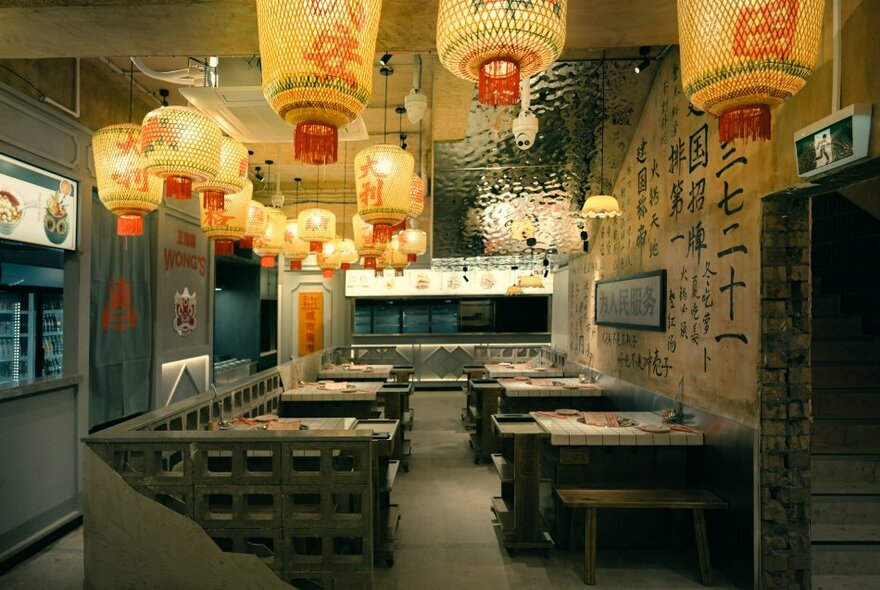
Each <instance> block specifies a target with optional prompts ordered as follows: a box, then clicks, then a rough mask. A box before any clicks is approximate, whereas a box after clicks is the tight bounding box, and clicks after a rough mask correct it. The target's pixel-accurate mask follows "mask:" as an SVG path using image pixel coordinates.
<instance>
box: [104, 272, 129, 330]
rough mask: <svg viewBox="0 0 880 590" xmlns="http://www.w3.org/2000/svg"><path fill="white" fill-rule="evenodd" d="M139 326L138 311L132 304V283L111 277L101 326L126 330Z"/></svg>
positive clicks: (108, 328) (105, 328)
mask: <svg viewBox="0 0 880 590" xmlns="http://www.w3.org/2000/svg"><path fill="white" fill-rule="evenodd" d="M136 327H137V313H136V312H135V310H134V308H133V307H132V306H131V283H129V282H128V281H126V280H125V279H111V280H110V285H109V287H108V288H107V306H106V307H104V312H103V313H102V314H101V328H102V329H103V330H105V331H106V330H116V331H117V332H125V331H126V330H129V329H131V330H133V329H135V328H136Z"/></svg>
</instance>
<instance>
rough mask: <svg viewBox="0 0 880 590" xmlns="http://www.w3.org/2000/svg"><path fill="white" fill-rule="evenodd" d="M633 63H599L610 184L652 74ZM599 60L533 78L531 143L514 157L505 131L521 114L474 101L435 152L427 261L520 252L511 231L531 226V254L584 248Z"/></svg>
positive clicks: (592, 183) (593, 185)
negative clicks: (536, 126) (604, 84)
mask: <svg viewBox="0 0 880 590" xmlns="http://www.w3.org/2000/svg"><path fill="white" fill-rule="evenodd" d="M632 66H633V62H630V61H615V62H609V63H608V64H607V68H608V74H607V76H608V77H607V80H608V89H607V92H606V96H607V100H608V103H607V105H606V116H607V117H608V127H607V130H606V137H605V146H606V150H607V153H606V155H605V168H606V170H605V173H606V177H607V178H609V179H614V178H616V176H617V172H618V170H619V169H620V163H621V161H622V159H623V155H624V152H625V150H626V148H627V146H628V145H629V143H630V140H631V137H632V134H633V129H634V126H635V124H636V123H637V122H638V120H639V117H640V115H641V111H642V106H643V105H644V102H645V99H646V97H647V94H648V91H649V89H650V87H651V82H652V78H653V74H654V73H655V69H654V68H652V69H650V70H649V71H648V72H645V73H643V74H641V75H636V74H635V73H634V71H633V68H632ZM598 74H599V62H597V61H589V62H560V63H556V64H554V65H553V66H551V68H550V69H549V70H548V71H547V72H545V73H544V74H541V75H540V76H536V77H534V78H532V81H531V96H532V103H531V108H532V111H533V112H534V113H535V114H536V115H537V116H538V118H539V119H540V131H539V133H538V138H537V140H536V142H535V145H534V146H533V147H532V148H531V149H530V150H528V151H522V150H520V149H518V148H517V147H516V145H515V144H514V138H513V133H512V132H511V125H512V123H513V120H514V118H515V117H516V115H517V113H518V111H519V107H508V108H490V107H485V106H483V105H480V104H479V103H478V102H477V101H476V100H474V103H473V105H472V107H471V113H470V119H469V121H468V136H467V138H466V139H465V140H463V141H460V142H455V143H438V144H436V145H435V151H436V156H435V188H434V207H435V209H434V257H435V260H436V259H437V258H446V257H456V258H459V257H482V256H502V255H515V254H523V253H528V252H529V251H530V250H529V247H528V246H527V244H526V243H525V242H524V241H523V240H517V239H514V236H513V235H512V232H511V229H512V227H511V226H513V225H514V224H519V223H521V222H530V223H532V224H533V225H534V227H535V238H536V239H537V244H536V246H535V250H536V252H538V253H541V254H543V253H545V252H549V253H563V254H564V253H571V252H580V251H581V250H582V241H581V239H580V231H581V229H583V219H582V218H581V217H580V216H579V215H577V211H579V210H580V207H581V205H582V204H583V201H584V198H585V195H587V194H588V193H589V192H590V191H593V190H598V188H599V183H598V173H599V166H598V158H597V157H596V156H597V155H598V154H597V151H596V150H597V148H598V145H599V142H598V137H599V135H598V134H599V132H600V131H601V121H600V119H601V117H600V112H601V106H602V105H601V94H600V87H599V84H598V83H597V80H598Z"/></svg>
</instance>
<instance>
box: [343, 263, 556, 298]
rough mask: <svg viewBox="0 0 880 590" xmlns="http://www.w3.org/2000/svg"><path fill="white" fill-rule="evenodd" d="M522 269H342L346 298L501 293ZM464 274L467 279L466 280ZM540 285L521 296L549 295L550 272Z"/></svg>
mask: <svg viewBox="0 0 880 590" xmlns="http://www.w3.org/2000/svg"><path fill="white" fill-rule="evenodd" d="M523 274H527V273H526V272H524V271H521V270H520V271H512V270H471V271H468V272H467V273H463V272H461V271H436V270H430V269H412V270H405V271H403V276H402V277H396V276H394V272H393V271H390V270H386V271H385V272H384V273H383V274H382V275H381V276H378V277H376V276H374V273H373V271H372V270H347V271H345V296H346V297H387V296H389V295H392V296H395V297H418V296H421V297H437V296H470V295H504V294H505V292H506V291H507V288H508V287H510V286H511V285H513V284H516V283H517V281H518V280H519V277H521V276H522V275H523ZM465 276H467V280H465ZM541 280H542V281H543V283H544V286H543V287H542V288H528V289H523V291H524V295H550V294H552V293H553V275H552V274H548V275H547V277H546V278H543V277H542V279H541Z"/></svg>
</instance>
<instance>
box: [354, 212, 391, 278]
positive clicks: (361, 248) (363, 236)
mask: <svg viewBox="0 0 880 590" xmlns="http://www.w3.org/2000/svg"><path fill="white" fill-rule="evenodd" d="M351 226H352V232H353V235H354V244H355V247H356V248H357V253H358V255H359V256H362V257H363V259H364V261H363V265H362V266H363V267H364V268H373V269H374V268H376V259H377V258H378V257H379V256H381V255H382V253H383V252H384V251H385V244H386V242H379V241H377V240H376V235H375V233H374V232H373V226H372V225H371V224H369V223H367V222H366V221H364V220H363V219H361V216H360V215H357V214H355V215H352V216H351Z"/></svg>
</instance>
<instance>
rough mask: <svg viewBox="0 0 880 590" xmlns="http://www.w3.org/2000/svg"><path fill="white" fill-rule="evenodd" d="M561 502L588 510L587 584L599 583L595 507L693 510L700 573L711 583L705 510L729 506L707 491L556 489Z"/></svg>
mask: <svg viewBox="0 0 880 590" xmlns="http://www.w3.org/2000/svg"><path fill="white" fill-rule="evenodd" d="M556 494H557V495H558V496H559V499H560V500H562V503H563V504H564V505H565V506H566V507H568V508H572V509H577V508H584V509H586V520H585V522H584V583H585V584H595V583H596V509H597V508H670V509H682V510H691V511H692V512H693V515H694V529H695V533H696V541H697V553H698V555H699V557H700V576H701V578H702V582H703V585H705V586H711V585H712V584H713V580H712V565H711V563H710V561H709V537H708V535H707V534H706V517H705V515H704V514H703V510H710V509H723V508H727V502H725V501H724V500H722V499H721V498H719V497H718V496H716V495H715V494H713V493H712V492H709V491H707V490H643V489H623V490H604V489H557V490H556Z"/></svg>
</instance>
